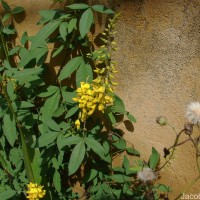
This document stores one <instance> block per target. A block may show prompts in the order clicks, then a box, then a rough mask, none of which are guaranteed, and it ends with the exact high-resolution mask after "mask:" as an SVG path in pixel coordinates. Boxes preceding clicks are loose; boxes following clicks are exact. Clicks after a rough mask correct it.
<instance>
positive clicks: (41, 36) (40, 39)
mask: <svg viewBox="0 0 200 200" xmlns="http://www.w3.org/2000/svg"><path fill="white" fill-rule="evenodd" d="M60 23H61V22H60V21H50V22H49V23H47V24H46V25H45V26H44V27H43V28H42V29H40V31H39V32H38V33H37V35H36V36H34V37H32V38H31V41H32V45H31V48H35V47H38V46H41V44H43V43H44V41H45V40H46V39H47V38H48V37H49V36H50V35H51V34H52V33H53V32H54V31H55V30H56V29H57V28H58V27H59V25H60Z"/></svg>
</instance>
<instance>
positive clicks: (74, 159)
mask: <svg viewBox="0 0 200 200" xmlns="http://www.w3.org/2000/svg"><path fill="white" fill-rule="evenodd" d="M84 157H85V143H84V141H83V140H82V141H80V142H79V143H78V144H77V145H76V146H75V147H74V149H73V150H72V154H71V156H70V159H69V165H68V174H69V176H70V175H72V174H74V173H75V172H76V171H77V170H78V168H79V167H80V165H81V163H82V161H83V159H84Z"/></svg>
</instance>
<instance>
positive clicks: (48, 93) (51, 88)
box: [38, 85, 59, 97]
mask: <svg viewBox="0 0 200 200" xmlns="http://www.w3.org/2000/svg"><path fill="white" fill-rule="evenodd" d="M58 90H59V87H57V86H54V85H50V86H49V87H48V88H47V91H44V92H41V93H40V94H39V95H38V96H39V97H49V96H51V95H53V94H55V93H56V92H57V91H58Z"/></svg>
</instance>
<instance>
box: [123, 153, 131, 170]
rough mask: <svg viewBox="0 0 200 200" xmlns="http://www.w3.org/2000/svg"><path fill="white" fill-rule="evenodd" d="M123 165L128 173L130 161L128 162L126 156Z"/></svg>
mask: <svg viewBox="0 0 200 200" xmlns="http://www.w3.org/2000/svg"><path fill="white" fill-rule="evenodd" d="M122 165H123V167H124V169H125V170H126V171H128V170H129V160H128V158H127V156H124V160H123V163H122Z"/></svg>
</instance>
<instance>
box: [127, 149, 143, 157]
mask: <svg viewBox="0 0 200 200" xmlns="http://www.w3.org/2000/svg"><path fill="white" fill-rule="evenodd" d="M126 152H127V153H128V154H130V155H133V156H140V152H139V151H137V150H136V149H134V148H126Z"/></svg>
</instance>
